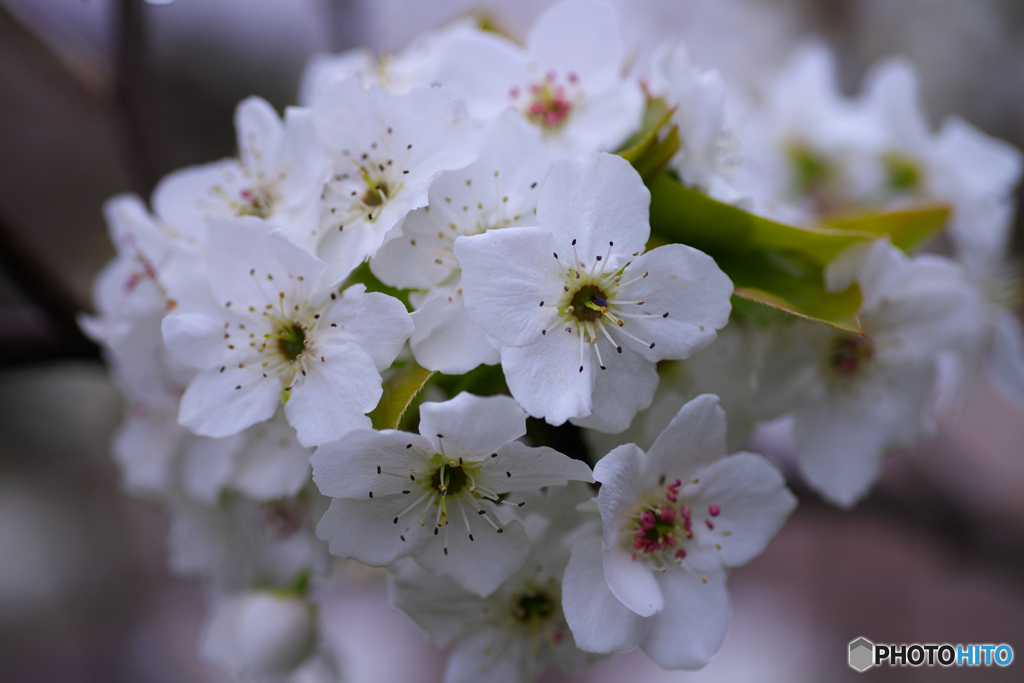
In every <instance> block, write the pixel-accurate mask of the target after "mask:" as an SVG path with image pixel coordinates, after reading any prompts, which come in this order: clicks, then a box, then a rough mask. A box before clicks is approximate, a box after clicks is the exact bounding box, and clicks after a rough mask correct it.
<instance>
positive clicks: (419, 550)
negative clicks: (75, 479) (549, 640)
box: [312, 393, 592, 595]
mask: <svg viewBox="0 0 1024 683" xmlns="http://www.w3.org/2000/svg"><path fill="white" fill-rule="evenodd" d="M419 430H420V435H416V434H409V433H406V432H399V431H394V430H383V431H379V432H377V431H371V430H357V431H353V432H351V433H349V434H348V436H346V437H345V438H344V439H342V440H341V441H339V442H337V443H333V444H328V445H325V446H321V447H320V449H319V450H318V451H317V452H316V453H315V454H314V455H313V458H312V463H313V481H314V482H316V484H317V486H319V487H320V491H321V492H322V493H323V494H324V495H327V496H333V497H334V501H333V502H332V503H331V508H330V510H329V511H328V512H327V514H326V515H325V516H324V518H323V520H322V521H321V522H320V525H319V526H318V527H317V534H318V535H319V536H320V538H323V539H325V540H327V541H328V542H329V543H330V549H331V552H332V553H333V554H335V555H339V556H341V557H352V558H355V559H356V560H359V561H360V562H362V563H363V564H369V565H372V566H377V567H381V566H387V565H390V564H391V563H393V562H394V561H395V560H397V559H398V558H399V557H404V556H409V555H411V556H412V557H413V558H414V559H415V560H416V561H417V562H418V563H419V564H420V565H421V566H422V567H424V568H426V569H428V570H429V571H431V572H434V573H436V574H443V575H447V576H451V577H452V578H454V579H455V580H456V581H458V582H459V583H460V584H461V585H462V586H463V587H464V588H466V589H468V590H470V591H472V592H474V593H477V594H478V595H487V594H489V593H491V592H492V591H493V590H494V589H496V588H497V587H498V586H499V585H500V584H501V582H502V581H503V580H504V579H505V578H506V577H508V575H509V574H511V573H512V572H513V571H515V570H516V569H518V568H519V566H520V565H522V563H523V560H524V559H525V558H526V554H527V541H526V533H525V532H524V530H523V526H522V524H520V523H519V522H518V521H515V520H513V519H511V518H510V516H509V514H508V513H505V512H502V511H501V510H500V509H499V505H501V504H506V505H509V506H511V505H512V503H511V501H510V500H506V499H505V498H503V497H502V494H504V495H505V496H508V495H509V493H514V492H517V491H530V490H534V489H538V488H540V487H542V486H552V485H560V484H564V483H565V482H566V481H568V480H581V481H591V480H592V478H591V473H590V468H589V467H587V465H586V464H585V463H583V462H580V461H578V460H571V459H569V458H568V457H566V456H564V455H562V454H561V453H558V452H556V451H553V450H551V449H550V448H529V447H527V446H525V445H523V444H522V443H519V442H518V441H515V439H518V438H519V437H521V436H523V435H524V434H525V433H526V414H525V413H523V411H522V410H521V409H520V408H519V407H518V406H517V405H516V404H515V401H513V400H512V399H511V398H509V397H507V396H492V397H488V398H480V397H478V396H473V395H471V394H466V393H462V394H459V395H458V396H456V397H455V398H453V399H451V400H450V401H445V402H443V403H424V404H422V405H421V406H420V425H419ZM520 502H521V501H520Z"/></svg>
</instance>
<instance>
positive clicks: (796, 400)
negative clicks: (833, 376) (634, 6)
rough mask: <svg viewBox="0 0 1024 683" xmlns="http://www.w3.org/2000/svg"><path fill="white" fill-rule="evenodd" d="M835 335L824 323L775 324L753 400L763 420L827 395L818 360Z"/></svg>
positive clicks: (767, 338) (766, 341)
mask: <svg viewBox="0 0 1024 683" xmlns="http://www.w3.org/2000/svg"><path fill="white" fill-rule="evenodd" d="M835 334H836V332H835V331H833V330H832V329H830V328H829V327H826V326H825V325H816V324H813V323H809V322H803V321H793V322H791V323H788V324H784V325H775V326H773V327H772V328H771V329H770V330H769V331H768V333H767V334H766V336H765V347H764V349H765V350H764V362H763V363H762V364H761V368H760V370H759V371H758V375H757V388H756V390H755V393H754V400H753V402H752V403H753V408H754V411H755V413H757V415H758V416H759V417H760V418H761V419H765V420H767V419H773V418H776V417H779V416H781V415H783V414H784V413H788V412H789V411H790V410H792V409H793V408H795V407H796V406H798V405H800V404H803V403H806V402H808V401H816V400H818V399H819V398H820V397H821V396H822V395H824V394H825V392H826V385H825V379H824V378H823V377H822V375H821V365H820V361H819V359H820V358H822V357H823V354H824V353H825V350H826V344H828V342H829V339H831V338H832V337H833V336H834V335H835Z"/></svg>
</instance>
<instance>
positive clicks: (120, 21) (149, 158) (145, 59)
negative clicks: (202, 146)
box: [114, 0, 171, 196]
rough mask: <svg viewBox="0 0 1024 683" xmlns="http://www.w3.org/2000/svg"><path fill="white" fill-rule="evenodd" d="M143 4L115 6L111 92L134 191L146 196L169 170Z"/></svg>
mask: <svg viewBox="0 0 1024 683" xmlns="http://www.w3.org/2000/svg"><path fill="white" fill-rule="evenodd" d="M145 10H146V5H145V3H144V2H143V0H118V1H117V4H116V11H117V16H116V21H117V54H116V55H115V63H114V78H115V90H116V97H117V102H118V105H119V106H120V109H121V112H122V115H123V118H124V124H125V133H126V138H127V139H126V141H125V142H126V145H127V147H128V150H129V152H130V155H129V156H130V159H129V161H130V163H131V164H132V166H133V170H134V172H135V175H136V178H137V179H138V180H137V182H136V190H137V191H138V192H139V193H140V194H142V195H143V196H148V195H149V193H150V191H151V190H152V189H153V187H154V186H155V185H156V182H157V180H159V179H160V178H161V176H163V175H164V174H165V173H167V172H168V171H169V170H170V169H171V160H170V157H169V154H168V150H167V147H166V144H165V141H164V140H165V137H164V135H163V131H162V127H161V124H160V117H159V112H158V108H157V105H156V98H155V86H156V82H155V78H154V75H153V69H152V68H151V67H152V65H151V63H150V56H149V50H148V40H147V33H146V21H145V19H146V17H145Z"/></svg>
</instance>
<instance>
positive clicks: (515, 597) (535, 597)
mask: <svg viewBox="0 0 1024 683" xmlns="http://www.w3.org/2000/svg"><path fill="white" fill-rule="evenodd" d="M554 614H555V598H553V597H552V596H551V595H549V594H548V593H547V592H546V591H545V590H543V589H533V588H527V590H526V591H525V592H523V593H513V594H512V617H513V618H514V619H515V620H516V621H517V622H518V623H520V624H522V625H523V626H524V627H525V628H526V630H527V631H529V632H530V633H532V634H534V635H536V634H537V633H539V632H540V630H541V629H542V628H543V627H544V625H545V624H546V623H547V622H548V621H549V620H550V619H551V617H552V616H553V615H554Z"/></svg>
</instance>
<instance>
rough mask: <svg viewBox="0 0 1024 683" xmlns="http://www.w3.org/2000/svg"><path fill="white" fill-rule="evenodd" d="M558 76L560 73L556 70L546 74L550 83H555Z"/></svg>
mask: <svg viewBox="0 0 1024 683" xmlns="http://www.w3.org/2000/svg"><path fill="white" fill-rule="evenodd" d="M557 76H558V74H556V73H555V72H554V71H549V72H548V73H547V75H546V76H544V78H546V79H547V80H548V82H549V83H553V82H554V81H555V78H556V77H557Z"/></svg>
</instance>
